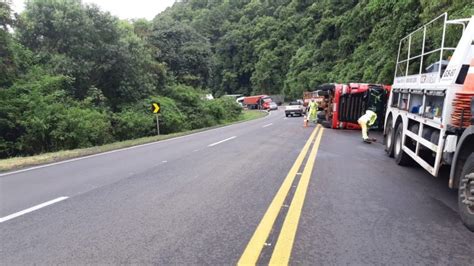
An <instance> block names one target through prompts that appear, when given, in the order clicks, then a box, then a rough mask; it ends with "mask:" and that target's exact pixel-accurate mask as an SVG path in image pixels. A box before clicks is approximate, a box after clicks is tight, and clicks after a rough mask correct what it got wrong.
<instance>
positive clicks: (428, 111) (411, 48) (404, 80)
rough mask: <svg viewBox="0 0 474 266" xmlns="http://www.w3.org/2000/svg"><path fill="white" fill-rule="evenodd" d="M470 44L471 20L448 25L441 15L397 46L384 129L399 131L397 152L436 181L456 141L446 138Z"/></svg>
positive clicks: (473, 19) (472, 36) (473, 29)
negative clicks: (401, 133)
mask: <svg viewBox="0 0 474 266" xmlns="http://www.w3.org/2000/svg"><path fill="white" fill-rule="evenodd" d="M473 40H474V16H472V17H471V18H466V19H456V20H448V15H447V13H444V14H442V15H440V16H438V17H437V18H435V19H433V20H432V21H430V22H428V23H427V24H425V25H424V26H422V27H420V28H418V29H417V30H415V31H413V32H412V33H410V34H408V35H407V36H406V37H404V38H403V39H402V40H401V41H400V44H399V48H398V56H397V63H396V70H395V77H394V82H393V86H392V93H391V95H390V98H389V101H388V106H387V112H386V117H385V121H386V122H385V123H386V126H385V128H387V126H390V127H391V129H394V130H393V131H396V129H397V128H396V127H397V126H402V127H403V137H402V142H401V143H402V147H401V149H402V150H403V152H405V153H406V154H407V155H409V156H410V157H411V158H412V159H413V160H414V161H415V162H417V163H418V164H419V165H420V166H422V167H423V168H424V169H426V170H427V171H428V172H429V173H431V174H432V175H434V176H437V175H438V172H439V169H440V167H441V166H442V165H443V164H450V161H449V158H444V157H443V154H448V153H452V152H454V150H455V148H456V143H455V142H456V139H455V138H454V143H453V141H451V140H452V139H448V141H446V140H447V138H446V136H447V134H449V132H447V130H448V128H449V127H450V125H452V113H453V108H454V107H453V101H454V99H455V97H456V93H457V92H459V91H461V90H462V88H463V82H464V78H465V76H466V74H467V71H468V69H469V63H470V60H471V59H472V58H473V57H474V48H473Z"/></svg>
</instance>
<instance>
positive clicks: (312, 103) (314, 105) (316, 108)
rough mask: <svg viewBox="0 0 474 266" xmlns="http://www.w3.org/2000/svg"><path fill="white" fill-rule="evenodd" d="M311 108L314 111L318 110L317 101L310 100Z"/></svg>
mask: <svg viewBox="0 0 474 266" xmlns="http://www.w3.org/2000/svg"><path fill="white" fill-rule="evenodd" d="M309 110H311V111H313V110H318V104H317V103H315V102H310V103H309ZM313 112H314V111H313Z"/></svg>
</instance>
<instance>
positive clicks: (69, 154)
mask: <svg viewBox="0 0 474 266" xmlns="http://www.w3.org/2000/svg"><path fill="white" fill-rule="evenodd" d="M266 115H267V113H266V112H262V111H258V110H244V111H243V112H242V114H241V115H240V117H239V119H237V120H236V121H228V122H224V123H222V124H220V125H216V126H213V127H207V128H200V129H195V130H189V131H184V132H178V133H172V134H167V135H159V136H150V137H144V138H139V139H131V140H125V141H119V142H114V143H109V144H105V145H102V146H95V147H90V148H82V149H75V150H65V151H57V152H48V153H43V154H39V155H33V156H26V157H13V158H8V159H3V160H0V172H4V171H10V170H15V169H20V168H25V167H28V166H35V165H41V164H47V163H53V162H58V161H63V160H67V159H73V158H78V157H83V156H87V155H93V154H98V153H102V152H107V151H112V150H117V149H123V148H127V147H132V146H136V145H140V144H146V143H151V142H157V141H160V140H165V139H172V138H176V137H180V136H185V135H189V134H193V133H197V132H201V131H206V130H209V129H214V128H219V127H223V126H227V125H231V124H237V123H241V122H245V121H249V120H253V119H258V118H261V117H264V116H266Z"/></svg>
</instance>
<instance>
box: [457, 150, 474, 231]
mask: <svg viewBox="0 0 474 266" xmlns="http://www.w3.org/2000/svg"><path fill="white" fill-rule="evenodd" d="M458 206H459V215H461V220H462V221H463V223H464V225H465V226H466V227H467V228H469V230H471V231H473V232H474V153H472V154H471V155H470V156H469V157H468V158H467V160H466V162H465V163H464V167H463V168H462V172H461V178H460V180H459V191H458Z"/></svg>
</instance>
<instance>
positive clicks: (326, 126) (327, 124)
mask: <svg viewBox="0 0 474 266" xmlns="http://www.w3.org/2000/svg"><path fill="white" fill-rule="evenodd" d="M321 125H322V126H323V127H325V128H331V122H329V121H326V120H324V121H323V122H322V123H321Z"/></svg>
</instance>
